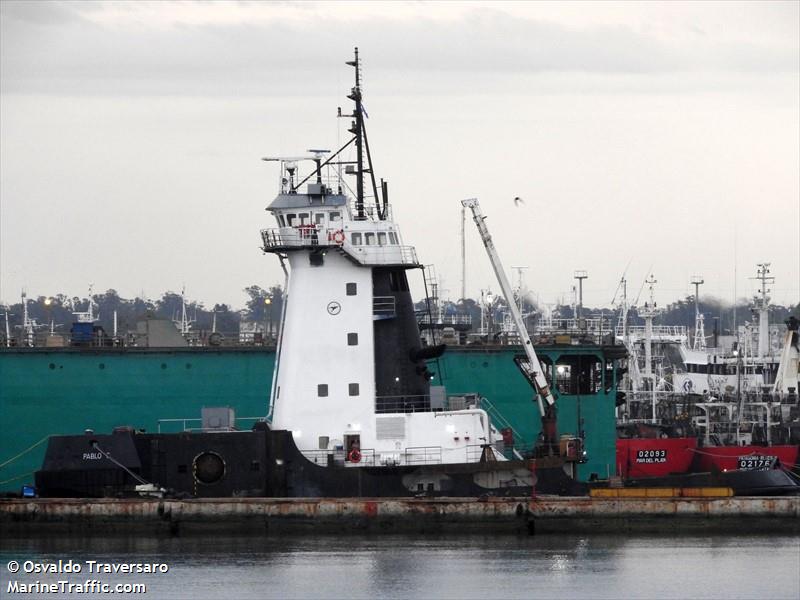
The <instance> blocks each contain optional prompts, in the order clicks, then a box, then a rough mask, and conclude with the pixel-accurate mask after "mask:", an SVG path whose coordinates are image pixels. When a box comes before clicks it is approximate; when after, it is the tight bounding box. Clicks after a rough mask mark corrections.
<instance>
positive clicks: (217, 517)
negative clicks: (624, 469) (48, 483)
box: [0, 496, 800, 536]
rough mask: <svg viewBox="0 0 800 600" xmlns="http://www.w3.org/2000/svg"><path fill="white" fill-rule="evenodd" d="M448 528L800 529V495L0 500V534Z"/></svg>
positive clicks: (527, 531)
mask: <svg viewBox="0 0 800 600" xmlns="http://www.w3.org/2000/svg"><path fill="white" fill-rule="evenodd" d="M446 531H452V532H486V533H501V532H503V533H517V534H527V535H530V534H539V533H561V532H579V533H597V532H611V533H624V532H656V533H657V532H669V533H674V532H676V531H687V532H705V531H717V532H731V533H745V532H752V533H764V532H767V531H775V532H782V533H800V496H792V497H769V498H764V497H759V498H750V497H732V498H563V497H552V498H550V497H548V498H545V497H542V498H537V499H531V498H504V499H493V498H490V499H475V498H424V499H416V498H412V499H409V498H394V499H387V498H376V499H363V498H359V499H273V498H236V499H213V500H197V499H193V500H156V499H154V500H141V499H133V500H115V499H101V500H73V499H31V500H24V499H15V500H0V536H2V535H12V534H36V533H44V534H51V533H56V532H68V533H81V534H101V535H109V534H115V533H134V532H135V533H147V534H154V535H183V534H192V533H213V532H228V533H230V532H241V533H255V534H271V533H281V532H295V533H303V532H314V533H317V532H331V533H348V532H353V533H365V532H387V533H391V532H417V533H436V532H446Z"/></svg>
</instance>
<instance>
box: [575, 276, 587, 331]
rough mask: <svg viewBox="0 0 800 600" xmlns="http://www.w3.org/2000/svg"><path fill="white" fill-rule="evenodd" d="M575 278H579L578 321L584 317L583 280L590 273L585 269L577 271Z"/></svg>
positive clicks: (576, 319)
mask: <svg viewBox="0 0 800 600" xmlns="http://www.w3.org/2000/svg"><path fill="white" fill-rule="evenodd" d="M574 277H575V279H577V280H578V311H577V314H576V315H575V317H576V318H575V321H576V323H578V322H580V319H581V318H582V317H583V280H584V279H588V278H589V275H588V274H587V273H586V271H584V270H578V271H575V276H574ZM579 326H580V325H579Z"/></svg>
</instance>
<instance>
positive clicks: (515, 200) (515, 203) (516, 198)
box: [514, 196, 525, 206]
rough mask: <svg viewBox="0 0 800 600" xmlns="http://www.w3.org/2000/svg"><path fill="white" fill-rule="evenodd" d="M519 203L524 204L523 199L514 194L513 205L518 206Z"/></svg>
mask: <svg viewBox="0 0 800 600" xmlns="http://www.w3.org/2000/svg"><path fill="white" fill-rule="evenodd" d="M520 204H525V200H523V199H522V198H520V197H519V196H515V197H514V206H519V205H520Z"/></svg>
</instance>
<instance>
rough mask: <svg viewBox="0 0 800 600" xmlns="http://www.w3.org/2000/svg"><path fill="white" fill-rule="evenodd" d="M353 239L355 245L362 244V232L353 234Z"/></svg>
mask: <svg viewBox="0 0 800 600" xmlns="http://www.w3.org/2000/svg"><path fill="white" fill-rule="evenodd" d="M351 239H352V241H353V246H360V245H361V234H360V233H354V234H352V236H351Z"/></svg>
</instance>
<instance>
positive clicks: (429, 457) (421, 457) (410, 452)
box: [403, 446, 442, 465]
mask: <svg viewBox="0 0 800 600" xmlns="http://www.w3.org/2000/svg"><path fill="white" fill-rule="evenodd" d="M403 458H404V461H403V462H404V463H405V464H407V465H436V464H441V462H442V448H441V446H417V447H413V448H406V449H405V452H404V453H403Z"/></svg>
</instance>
